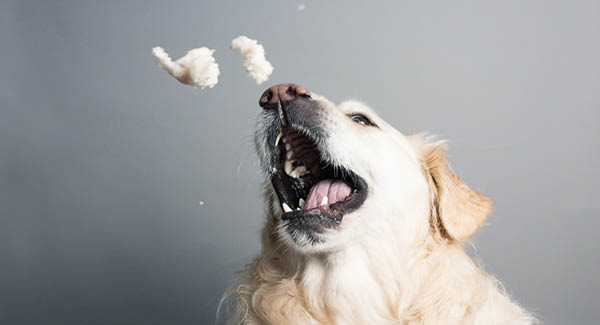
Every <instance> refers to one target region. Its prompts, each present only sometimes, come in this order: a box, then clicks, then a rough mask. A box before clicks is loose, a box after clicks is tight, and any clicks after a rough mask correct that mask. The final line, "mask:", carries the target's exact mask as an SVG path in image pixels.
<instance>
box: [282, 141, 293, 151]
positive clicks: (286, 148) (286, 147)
mask: <svg viewBox="0 0 600 325" xmlns="http://www.w3.org/2000/svg"><path fill="white" fill-rule="evenodd" d="M283 143H285V150H286V151H290V148H292V146H291V145H290V144H289V143H286V142H285V141H283Z"/></svg>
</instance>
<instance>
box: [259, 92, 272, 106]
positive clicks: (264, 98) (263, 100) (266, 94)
mask: <svg viewBox="0 0 600 325" xmlns="http://www.w3.org/2000/svg"><path fill="white" fill-rule="evenodd" d="M272 98H273V90H272V89H271V88H269V89H267V90H266V91H265V92H264V93H263V94H262V96H260V100H259V101H258V105H260V107H263V106H265V105H267V104H268V103H269V102H270V101H271V99H272Z"/></svg>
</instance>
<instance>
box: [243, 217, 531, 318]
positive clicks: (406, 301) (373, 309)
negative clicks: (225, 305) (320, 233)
mask: <svg viewBox="0 0 600 325" xmlns="http://www.w3.org/2000/svg"><path fill="white" fill-rule="evenodd" d="M274 229H275V218H274V217H270V218H269V219H268V220H267V224H266V226H265V228H264V230H263V250H262V253H261V255H260V256H259V257H257V258H256V259H255V260H254V261H253V263H251V264H250V265H249V266H248V270H247V271H248V274H247V275H248V282H247V283H245V284H242V285H240V286H239V287H238V288H237V290H236V291H237V294H238V296H239V305H238V306H237V315H236V316H237V317H236V318H235V319H233V321H234V322H236V323H237V322H243V323H246V324H315V323H322V324H472V323H474V324H480V323H481V324H508V323H510V324H530V323H532V322H534V319H533V318H531V317H530V316H529V315H528V314H527V313H526V312H525V311H524V310H522V309H521V308H520V307H519V306H518V305H517V304H515V303H514V302H512V301H511V300H510V299H509V298H508V297H507V295H506V293H505V292H504V290H503V289H502V287H501V285H500V284H499V282H498V281H497V280H496V279H494V278H493V277H492V276H490V275H488V274H486V273H485V272H484V271H483V270H482V269H480V268H479V267H478V266H477V265H476V264H475V263H473V261H472V260H471V259H470V258H469V256H468V255H467V254H466V252H465V250H464V248H463V244H462V243H461V242H440V241H439V240H437V239H434V237H433V236H432V235H431V234H430V232H429V231H428V230H424V231H420V232H417V234H416V236H417V237H418V238H412V239H410V240H401V239H399V240H397V241H396V242H395V243H389V242H386V243H385V245H384V244H383V243H380V242H377V241H376V240H373V241H361V242H357V243H355V244H353V245H350V246H348V247H346V248H344V249H343V250H341V251H337V252H334V253H327V254H314V255H301V254H298V253H296V252H294V251H293V250H291V249H289V248H287V247H286V246H284V245H281V243H280V242H279V241H278V239H277V237H276V236H275V235H274V233H275V232H274ZM382 238H388V241H389V238H390V237H387V236H385V237H382ZM408 243H413V244H408ZM415 243H416V244H415ZM407 245H410V246H407Z"/></svg>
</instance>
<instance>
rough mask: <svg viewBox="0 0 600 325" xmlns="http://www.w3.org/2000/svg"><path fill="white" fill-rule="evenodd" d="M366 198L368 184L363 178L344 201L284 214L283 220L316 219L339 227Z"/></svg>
mask: <svg viewBox="0 0 600 325" xmlns="http://www.w3.org/2000/svg"><path fill="white" fill-rule="evenodd" d="M357 177H359V176H357ZM366 197H367V186H366V182H364V180H363V179H362V178H359V179H358V180H357V184H356V185H355V190H354V191H353V192H352V193H351V194H350V195H349V196H348V197H347V198H346V199H345V200H344V201H340V202H336V203H332V204H328V205H323V206H319V207H316V208H312V209H307V210H304V209H301V210H293V211H290V212H284V213H283V214H282V216H281V219H282V220H294V219H308V218H314V219H317V220H320V221H327V222H328V223H330V224H333V225H338V224H340V223H341V222H342V219H343V218H344V216H345V215H346V214H348V213H350V212H352V211H355V210H356V209H358V208H359V207H360V206H361V205H362V204H363V203H364V201H365V199H366Z"/></svg>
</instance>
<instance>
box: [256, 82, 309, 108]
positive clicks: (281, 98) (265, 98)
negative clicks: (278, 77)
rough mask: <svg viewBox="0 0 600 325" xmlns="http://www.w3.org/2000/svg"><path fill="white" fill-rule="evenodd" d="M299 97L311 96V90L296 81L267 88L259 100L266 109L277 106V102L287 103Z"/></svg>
mask: <svg viewBox="0 0 600 325" xmlns="http://www.w3.org/2000/svg"><path fill="white" fill-rule="evenodd" d="M298 97H310V92H309V91H308V89H306V88H305V87H303V86H300V85H298V84H295V83H289V82H288V83H282V84H279V85H275V86H273V87H271V88H269V89H267V90H266V91H265V92H264V93H263V94H262V96H260V99H259V101H258V104H259V105H260V107H262V108H264V109H272V108H277V103H281V104H282V105H283V106H285V104H287V103H290V102H292V101H294V100H295V99H296V98H298Z"/></svg>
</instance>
